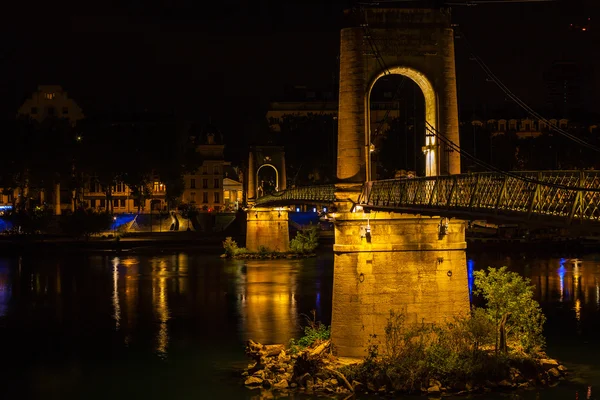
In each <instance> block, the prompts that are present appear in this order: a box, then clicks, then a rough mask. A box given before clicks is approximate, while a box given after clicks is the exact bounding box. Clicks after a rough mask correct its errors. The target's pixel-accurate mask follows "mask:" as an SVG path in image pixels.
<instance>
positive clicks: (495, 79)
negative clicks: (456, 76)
mask: <svg viewBox="0 0 600 400" xmlns="http://www.w3.org/2000/svg"><path fill="white" fill-rule="evenodd" d="M460 39H461V40H463V39H464V41H465V43H466V45H467V47H468V50H469V53H470V55H471V57H472V59H473V60H474V61H475V62H477V64H478V65H479V67H481V69H482V70H483V71H484V72H485V74H486V75H487V76H488V77H489V78H490V79H491V80H492V81H493V82H494V83H495V84H496V85H497V86H498V87H499V88H500V90H502V92H504V94H506V95H507V96H508V97H509V98H510V99H511V100H513V101H514V102H515V103H517V105H519V106H520V107H521V108H522V109H523V110H525V111H527V112H528V113H529V114H530V115H531V116H533V117H535V118H537V119H538V120H540V121H543V122H544V123H545V124H546V125H548V127H549V128H550V129H551V130H553V131H555V132H557V133H558V134H560V135H562V136H564V137H566V138H567V139H570V140H572V141H574V142H576V143H578V144H580V145H582V146H584V147H587V148H589V149H591V150H593V151H596V152H600V147H597V146H595V145H593V144H591V143H589V142H586V141H585V140H583V139H581V138H578V137H577V136H575V135H573V134H571V133H569V132H567V131H565V130H564V129H562V128H560V127H559V126H556V125H555V124H553V123H551V122H550V121H549V120H547V119H546V118H544V117H543V116H542V115H540V114H539V113H538V112H536V111H535V110H534V109H533V108H531V107H530V106H529V105H528V104H527V103H525V102H524V101H523V100H521V99H520V98H519V97H518V96H517V95H515V94H514V93H513V92H512V91H511V90H510V89H509V88H508V87H507V86H506V85H505V84H504V83H503V82H502V81H501V80H500V79H499V78H498V77H497V76H496V74H494V73H493V72H492V70H491V69H490V68H489V67H488V66H487V64H486V63H485V62H484V61H483V60H482V59H481V57H479V56H478V55H477V54H475V51H474V50H473V46H472V45H471V43H470V42H469V40H468V39H467V38H466V36H465V34H464V32H462V31H461V32H460Z"/></svg>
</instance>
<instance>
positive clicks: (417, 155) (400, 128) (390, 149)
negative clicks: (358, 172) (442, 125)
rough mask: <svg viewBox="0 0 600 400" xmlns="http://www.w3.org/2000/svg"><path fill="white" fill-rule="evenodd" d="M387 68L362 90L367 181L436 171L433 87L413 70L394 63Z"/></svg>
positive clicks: (436, 151)
mask: <svg viewBox="0 0 600 400" xmlns="http://www.w3.org/2000/svg"><path fill="white" fill-rule="evenodd" d="M389 72H391V74H388V73H385V74H384V73H381V74H379V75H378V76H377V77H376V79H375V80H374V81H373V82H372V84H371V88H370V91H369V93H368V100H369V108H368V111H367V112H368V116H367V119H366V120H367V121H368V122H367V124H368V127H369V129H367V130H366V131H367V138H366V141H367V143H369V146H368V149H369V154H368V155H367V166H368V167H367V173H368V174H369V175H370V179H371V180H377V179H391V178H397V177H412V176H435V175H438V174H439V143H438V141H437V140H436V136H435V133H434V131H435V130H437V126H438V118H437V116H438V110H437V108H438V105H437V100H436V94H435V92H434V90H433V86H432V85H431V83H430V82H429V80H428V79H427V78H426V77H425V76H424V75H423V74H421V73H419V72H418V71H416V70H413V69H409V68H403V67H396V68H390V69H389ZM369 135H370V137H368V136H369Z"/></svg>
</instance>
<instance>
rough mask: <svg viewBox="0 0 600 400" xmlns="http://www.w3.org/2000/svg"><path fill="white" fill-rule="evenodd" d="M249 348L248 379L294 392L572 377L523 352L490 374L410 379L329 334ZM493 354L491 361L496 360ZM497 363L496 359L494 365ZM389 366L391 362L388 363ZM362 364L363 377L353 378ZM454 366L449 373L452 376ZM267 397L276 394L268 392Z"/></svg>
mask: <svg viewBox="0 0 600 400" xmlns="http://www.w3.org/2000/svg"><path fill="white" fill-rule="evenodd" d="M246 354H247V355H248V356H249V357H250V358H251V359H252V360H253V363H251V364H250V365H248V367H247V368H246V369H245V370H244V372H243V373H242V377H243V382H244V385H245V386H246V387H248V388H250V389H259V388H260V389H261V390H263V391H267V392H272V391H274V392H278V393H279V394H282V395H289V394H290V392H301V393H304V394H307V395H326V396H332V395H336V394H377V395H383V396H395V395H398V394H412V395H414V394H424V395H428V396H433V397H439V396H450V395H457V396H462V395H470V394H477V393H489V392H493V391H494V392H496V391H498V392H507V391H514V390H522V389H531V388H535V387H548V386H556V385H557V384H558V383H560V382H565V381H566V379H567V375H568V373H567V368H566V367H565V366H564V365H562V364H560V363H559V362H558V361H556V360H554V359H551V358H548V357H547V356H545V354H542V355H541V356H542V357H543V358H531V357H526V358H521V359H514V360H510V362H506V367H507V368H506V369H505V370H504V371H502V372H498V371H494V373H490V374H489V376H477V375H475V374H474V375H473V376H462V377H460V378H459V377H452V378H447V379H444V378H441V377H438V378H439V379H438V378H436V377H430V378H427V379H425V380H419V379H417V380H415V381H414V382H409V381H408V380H406V379H403V378H402V377H401V376H395V374H392V375H389V374H384V375H381V374H379V369H380V368H381V367H382V366H384V367H385V361H383V360H380V359H376V360H372V359H371V360H362V359H348V358H340V357H335V356H334V355H333V354H332V353H331V342H330V341H329V340H324V341H315V342H314V343H313V344H312V345H311V346H309V347H308V348H306V349H303V350H301V351H300V352H298V353H293V352H292V351H291V349H289V348H287V349H286V348H285V347H284V346H283V345H262V344H260V343H255V342H253V341H252V340H249V341H248V342H247V344H246ZM492 358H493V357H490V362H492ZM495 367H497V365H496V366H493V365H491V364H490V371H492V370H493V369H494V368H495ZM386 369H387V370H388V371H389V366H388V367H386ZM358 370H362V371H363V373H362V379H361V380H360V381H359V380H357V379H353V376H356V371H358ZM452 375H453V374H452V371H449V373H448V376H452ZM265 397H271V396H268V395H266V396H265Z"/></svg>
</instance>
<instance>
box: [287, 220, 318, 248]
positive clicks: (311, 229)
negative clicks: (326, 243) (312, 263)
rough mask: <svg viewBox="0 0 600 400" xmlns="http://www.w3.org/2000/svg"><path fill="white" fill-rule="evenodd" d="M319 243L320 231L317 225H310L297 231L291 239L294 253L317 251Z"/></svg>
mask: <svg viewBox="0 0 600 400" xmlns="http://www.w3.org/2000/svg"><path fill="white" fill-rule="evenodd" d="M318 245H319V231H318V230H317V227H316V226H315V225H312V224H311V225H309V226H307V227H304V228H302V229H301V230H299V231H298V233H296V237H295V238H293V239H292V240H291V241H290V249H291V251H292V252H294V253H298V254H306V253H311V252H313V251H315V249H316V248H317V246H318Z"/></svg>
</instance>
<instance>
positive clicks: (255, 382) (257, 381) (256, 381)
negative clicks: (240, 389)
mask: <svg viewBox="0 0 600 400" xmlns="http://www.w3.org/2000/svg"><path fill="white" fill-rule="evenodd" d="M262 383H263V379H261V378H258V377H256V376H251V377H249V378H248V379H246V380H245V381H244V385H246V386H260V385H262Z"/></svg>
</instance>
